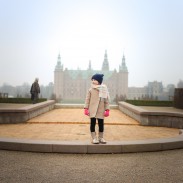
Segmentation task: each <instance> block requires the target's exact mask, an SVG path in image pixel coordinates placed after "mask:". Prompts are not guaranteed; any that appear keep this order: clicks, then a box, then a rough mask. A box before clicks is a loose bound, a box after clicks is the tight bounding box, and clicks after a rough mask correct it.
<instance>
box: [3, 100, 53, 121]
mask: <svg viewBox="0 0 183 183" xmlns="http://www.w3.org/2000/svg"><path fill="white" fill-rule="evenodd" d="M54 105H55V101H54V100H48V101H45V102H40V103H37V104H32V105H28V106H25V107H21V108H17V109H16V108H11V109H10V108H8V109H0V124H9V123H11V124H13V123H22V122H26V121H27V120H29V119H31V118H33V117H36V116H38V115H40V114H43V113H45V112H48V111H50V110H52V109H54Z"/></svg>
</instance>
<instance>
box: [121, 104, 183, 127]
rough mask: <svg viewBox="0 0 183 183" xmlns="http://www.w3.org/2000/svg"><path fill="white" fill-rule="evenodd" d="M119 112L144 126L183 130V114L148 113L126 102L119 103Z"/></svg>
mask: <svg viewBox="0 0 183 183" xmlns="http://www.w3.org/2000/svg"><path fill="white" fill-rule="evenodd" d="M119 110H120V111H122V112H123V113H125V114H126V115H128V116H130V117H131V118H133V119H135V120H137V121H138V122H139V123H140V124H141V125H144V126H158V127H168V128H178V129H182V128H183V113H181V112H162V111H147V110H145V109H143V108H141V107H138V106H134V105H132V104H129V103H126V102H119Z"/></svg>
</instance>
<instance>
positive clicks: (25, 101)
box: [0, 98, 47, 104]
mask: <svg viewBox="0 0 183 183" xmlns="http://www.w3.org/2000/svg"><path fill="white" fill-rule="evenodd" d="M44 101H47V99H46V98H39V99H38V103H40V102H44ZM0 103H16V104H31V103H32V100H31V99H30V98H0Z"/></svg>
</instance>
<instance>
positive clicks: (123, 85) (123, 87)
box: [117, 54, 128, 96]
mask: <svg viewBox="0 0 183 183" xmlns="http://www.w3.org/2000/svg"><path fill="white" fill-rule="evenodd" d="M117 83H118V92H117V94H118V96H120V95H123V96H127V95H128V68H127V66H126V62H125V56H124V54H123V57H122V63H121V65H120V66H119V73H118V82H117Z"/></svg>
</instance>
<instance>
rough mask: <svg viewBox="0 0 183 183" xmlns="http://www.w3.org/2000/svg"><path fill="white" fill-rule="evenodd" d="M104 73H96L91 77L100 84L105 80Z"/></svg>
mask: <svg viewBox="0 0 183 183" xmlns="http://www.w3.org/2000/svg"><path fill="white" fill-rule="evenodd" d="M103 76H104V75H103V74H94V75H93V76H92V78H91V79H95V80H97V81H98V82H99V83H100V84H102V81H103Z"/></svg>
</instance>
